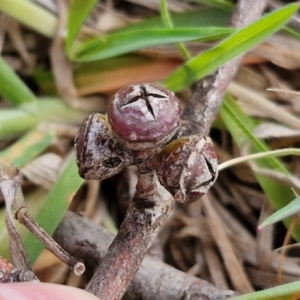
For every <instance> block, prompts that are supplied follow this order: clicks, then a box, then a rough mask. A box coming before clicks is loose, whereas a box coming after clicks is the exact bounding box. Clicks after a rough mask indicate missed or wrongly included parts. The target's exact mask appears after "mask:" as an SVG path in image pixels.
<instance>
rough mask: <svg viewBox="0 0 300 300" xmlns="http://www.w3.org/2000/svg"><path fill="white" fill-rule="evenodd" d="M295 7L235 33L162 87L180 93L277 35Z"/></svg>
mask: <svg viewBox="0 0 300 300" xmlns="http://www.w3.org/2000/svg"><path fill="white" fill-rule="evenodd" d="M298 7H299V6H298V4H296V3H294V4H290V5H287V6H285V7H283V8H280V9H277V10H275V11H274V12H272V13H270V14H268V15H266V16H265V17H262V18H261V19H259V20H258V21H256V22H254V23H252V24H250V25H248V26H246V27H245V28H242V29H240V30H238V31H236V32H235V33H234V34H233V35H231V36H230V37H229V38H227V39H226V40H224V41H223V42H221V43H220V44H218V45H217V46H215V47H214V48H212V49H210V50H208V51H205V52H203V53H201V54H200V55H198V56H197V57H195V58H193V59H191V60H190V61H188V62H187V63H186V64H184V65H183V66H182V67H179V68H178V69H177V70H175V71H174V72H173V73H172V74H171V75H170V76H169V77H168V78H167V79H165V80H164V82H163V84H164V85H165V86H166V87H167V88H169V89H171V90H173V91H179V90H182V89H183V88H185V87H187V86H189V85H190V84H192V83H193V82H195V81H197V80H199V79H200V78H202V77H204V76H205V75H207V74H209V73H210V72H212V71H213V70H215V69H216V68H218V67H219V66H221V65H222V64H224V63H225V62H227V61H229V60H230V59H232V58H234V57H236V56H238V55H240V54H242V53H244V52H245V51H247V50H249V49H251V48H252V47H254V46H255V45H257V44H259V43H260V42H262V41H263V40H264V39H265V38H266V37H268V36H270V35H271V34H273V33H274V32H276V31H277V30H278V29H280V28H281V27H282V26H283V25H284V24H285V23H286V22H287V21H288V20H289V19H290V18H291V16H292V15H293V14H294V13H295V12H296V11H297V9H298Z"/></svg>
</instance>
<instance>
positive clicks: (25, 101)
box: [0, 57, 36, 109]
mask: <svg viewBox="0 0 300 300" xmlns="http://www.w3.org/2000/svg"><path fill="white" fill-rule="evenodd" d="M0 94H1V95H2V96H3V97H4V98H5V99H7V100H8V101H9V102H10V103H11V104H12V105H15V106H18V105H24V106H28V109H30V106H32V107H31V108H32V109H33V108H34V103H35V101H36V97H35V95H34V94H33V93H32V92H31V91H30V90H29V88H28V87H27V86H26V85H25V84H24V83H23V82H22V81H21V79H20V78H19V77H18V76H17V75H16V74H15V72H14V71H13V70H12V69H11V68H10V67H9V66H8V65H7V64H6V62H5V61H4V60H3V58H2V57H0Z"/></svg>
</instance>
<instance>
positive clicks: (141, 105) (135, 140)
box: [107, 83, 181, 150]
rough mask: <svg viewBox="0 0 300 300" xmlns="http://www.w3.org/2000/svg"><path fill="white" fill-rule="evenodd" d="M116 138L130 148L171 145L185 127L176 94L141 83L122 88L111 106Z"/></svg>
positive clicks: (110, 115) (109, 106)
mask: <svg viewBox="0 0 300 300" xmlns="http://www.w3.org/2000/svg"><path fill="white" fill-rule="evenodd" d="M107 115H108V122H109V125H110V126H111V130H112V132H113V134H114V135H115V136H116V138H117V139H118V140H120V141H121V142H122V143H123V144H124V145H125V146H126V147H127V148H129V149H133V150H146V149H152V148H157V147H160V146H161V145H163V144H165V143H166V142H168V141H169V140H170V139H171V138H172V137H173V136H174V134H175V133H176V131H177V130H178V128H179V126H180V123H181V106H180V102H179V100H178V99H177V98H176V96H175V94H174V93H172V92H170V91H168V90H167V89H165V88H164V87H162V86H159V85H155V84H150V83H141V84H131V85H128V86H125V87H123V88H121V89H120V90H119V91H118V92H117V93H116V94H115V96H114V97H113V98H112V99H111V101H110V103H109V105H108V111H107Z"/></svg>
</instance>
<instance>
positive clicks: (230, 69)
mask: <svg viewBox="0 0 300 300" xmlns="http://www.w3.org/2000/svg"><path fill="white" fill-rule="evenodd" d="M267 2H268V1H267V0H253V1H247V0H240V1H238V3H237V5H236V8H235V11H234V12H233V14H232V17H231V25H232V26H233V27H235V28H241V27H244V26H246V25H248V24H249V23H251V22H253V21H255V20H256V19H257V18H258V17H259V16H260V15H261V14H262V12H263V10H264V8H265V7H266V5H267ZM241 58H242V56H239V57H236V58H234V59H232V60H231V61H229V62H228V63H226V64H225V65H223V66H221V67H220V68H218V69H217V70H216V71H215V72H213V74H211V75H209V76H207V77H205V78H204V79H202V80H201V81H200V82H199V83H198V84H197V85H196V88H195V91H194V92H193V95H192V97H191V99H190V100H189V102H188V104H187V105H186V107H185V110H184V112H183V124H182V127H181V132H180V136H188V135H191V134H199V133H202V134H203V135H205V136H206V135H208V133H209V130H210V127H211V124H212V122H213V120H214V119H215V116H216V114H217V113H218V110H219V106H220V105H221V102H222V99H223V96H224V93H225V91H226V89H227V86H228V84H229V82H230V81H231V79H232V78H233V76H234V74H235V73H236V71H237V69H238V67H239V64H240V61H241Z"/></svg>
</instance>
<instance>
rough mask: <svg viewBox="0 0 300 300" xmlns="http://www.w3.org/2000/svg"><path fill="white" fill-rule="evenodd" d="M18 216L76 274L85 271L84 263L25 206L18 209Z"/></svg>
mask: <svg viewBox="0 0 300 300" xmlns="http://www.w3.org/2000/svg"><path fill="white" fill-rule="evenodd" d="M16 218H17V219H18V221H19V222H20V223H22V224H23V225H24V226H25V227H26V228H28V229H29V230H30V231H31V232H32V233H33V234H34V235H35V236H36V237H37V238H38V239H39V240H40V241H41V242H42V243H43V244H44V245H45V247H46V248H47V249H49V250H50V251H51V252H52V253H53V254H54V255H56V256H57V257H58V258H59V259H60V260H61V261H62V262H64V263H65V264H66V265H68V266H69V267H70V268H71V269H72V270H73V272H74V274H75V275H77V276H80V275H81V274H83V273H84V271H85V266H84V264H83V263H82V262H79V261H78V260H77V259H75V258H74V257H72V256H71V255H70V254H69V253H67V252H66V251H65V250H64V249H62V248H61V246H60V245H59V244H58V243H56V242H55V241H54V240H53V238H52V237H51V236H50V235H49V234H48V233H47V232H46V231H44V230H43V228H41V227H40V226H39V225H38V224H37V223H36V222H35V220H34V219H33V218H32V217H31V216H30V215H29V213H28V212H27V209H26V208H25V207H21V208H20V209H18V210H17V211H16Z"/></svg>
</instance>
